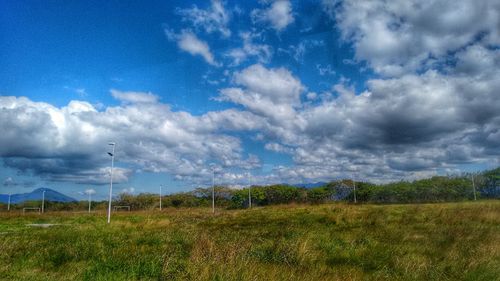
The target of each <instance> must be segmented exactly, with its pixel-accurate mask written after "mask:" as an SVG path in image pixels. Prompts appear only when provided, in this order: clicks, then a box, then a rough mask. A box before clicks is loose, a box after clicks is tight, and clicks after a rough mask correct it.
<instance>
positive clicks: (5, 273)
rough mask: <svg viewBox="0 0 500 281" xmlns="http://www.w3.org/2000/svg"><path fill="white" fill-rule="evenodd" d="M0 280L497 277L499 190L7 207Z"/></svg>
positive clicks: (1, 221) (0, 236)
mask: <svg viewBox="0 0 500 281" xmlns="http://www.w3.org/2000/svg"><path fill="white" fill-rule="evenodd" d="M30 223H55V224H60V225H57V226H53V227H50V228H34V227H28V226H26V224H30ZM0 279H2V280H488V281H490V280H500V201H482V202H466V203H448V204H423V205H385V206H384V205H356V206H355V205H347V204H327V205H317V206H305V205H287V206H275V207H266V208H256V209H253V210H235V211H219V212H218V213H217V214H216V215H212V214H211V213H210V210H208V209H168V210H165V211H163V212H162V213H160V212H158V211H156V212H153V211H150V212H132V213H126V212H122V213H115V214H114V216H113V219H112V223H111V225H107V224H106V223H105V215H104V214H103V213H100V214H92V215H88V214H72V213H46V214H44V215H37V214H30V215H25V216H23V215H20V214H13V213H10V214H7V213H0Z"/></svg>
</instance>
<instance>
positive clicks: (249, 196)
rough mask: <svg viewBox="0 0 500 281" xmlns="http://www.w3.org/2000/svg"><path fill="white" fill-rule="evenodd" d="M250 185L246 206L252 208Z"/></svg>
mask: <svg viewBox="0 0 500 281" xmlns="http://www.w3.org/2000/svg"><path fill="white" fill-rule="evenodd" d="M251 188H252V187H251V186H248V208H249V209H250V208H252V191H251Z"/></svg>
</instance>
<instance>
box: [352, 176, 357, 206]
mask: <svg viewBox="0 0 500 281" xmlns="http://www.w3.org/2000/svg"><path fill="white" fill-rule="evenodd" d="M352 185H353V187H354V203H355V204H356V203H357V200H356V181H354V176H353V177H352Z"/></svg>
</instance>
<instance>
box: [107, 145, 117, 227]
mask: <svg viewBox="0 0 500 281" xmlns="http://www.w3.org/2000/svg"><path fill="white" fill-rule="evenodd" d="M108 145H111V146H113V150H112V152H108V154H109V156H111V173H110V174H111V179H110V183H109V203H108V223H110V222H111V199H112V195H113V166H114V161H115V146H116V144H115V143H114V142H110V143H108Z"/></svg>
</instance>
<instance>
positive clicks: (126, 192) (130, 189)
mask: <svg viewBox="0 0 500 281" xmlns="http://www.w3.org/2000/svg"><path fill="white" fill-rule="evenodd" d="M134 192H135V188H133V187H128V188H123V189H122V191H121V193H124V194H133V193H134Z"/></svg>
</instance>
